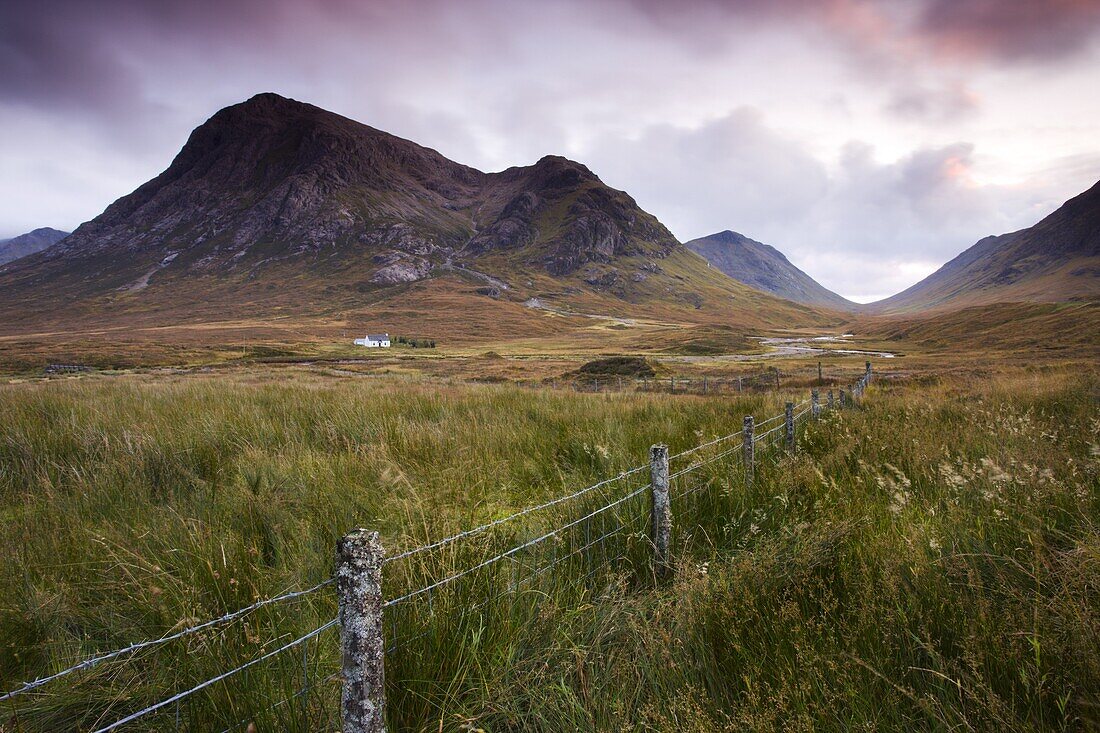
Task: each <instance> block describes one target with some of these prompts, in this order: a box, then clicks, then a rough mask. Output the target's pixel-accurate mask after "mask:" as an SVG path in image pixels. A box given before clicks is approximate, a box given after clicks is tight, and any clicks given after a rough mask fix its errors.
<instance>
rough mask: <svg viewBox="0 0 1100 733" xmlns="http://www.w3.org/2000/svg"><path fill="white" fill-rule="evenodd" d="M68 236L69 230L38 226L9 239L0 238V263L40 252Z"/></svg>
mask: <svg viewBox="0 0 1100 733" xmlns="http://www.w3.org/2000/svg"><path fill="white" fill-rule="evenodd" d="M67 236H69V232H63V231H61V230H60V229H54V228H52V227H38V228H37V229H32V230H31V231H29V232H26V233H25V234H20V235H18V236H15V237H11V238H10V239H0V265H4V264H6V263H8V262H14V261H15V260H18V259H20V258H21V257H26V256H27V255H32V254H34V253H35V252H41V251H42V250H44V249H46V248H47V247H52V246H53V245H55V244H57V243H58V242H60V241H61V240H62V239H64V238H65V237H67Z"/></svg>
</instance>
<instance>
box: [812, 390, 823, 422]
mask: <svg viewBox="0 0 1100 733" xmlns="http://www.w3.org/2000/svg"><path fill="white" fill-rule="evenodd" d="M820 415H821V395H819V394H818V393H817V390H816V389H811V390H810V417H812V418H813V419H814V420H816V419H817V418H818V417H820Z"/></svg>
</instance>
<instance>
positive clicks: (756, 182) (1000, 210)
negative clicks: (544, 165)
mask: <svg viewBox="0 0 1100 733" xmlns="http://www.w3.org/2000/svg"><path fill="white" fill-rule="evenodd" d="M587 159H588V160H590V161H592V164H593V165H592V167H593V169H594V170H595V171H596V172H597V173H598V174H600V175H601V177H602V178H603V179H604V180H605V181H607V182H608V183H610V184H611V185H614V186H617V187H620V188H625V189H626V190H627V191H630V192H631V193H633V194H634V195H635V197H636V198H637V199H638V202H639V203H640V204H641V205H642V206H643V208H646V209H647V210H649V211H651V212H653V213H655V214H656V215H657V216H658V218H660V219H661V220H662V221H664V222H665V223H666V224H667V225H668V226H669V227H670V228H671V229H672V231H673V233H674V234H676V235H677V236H678V237H680V238H681V239H682V240H686V239H691V238H694V237H698V236H703V235H706V234H710V233H713V232H716V231H720V230H723V229H734V230H737V231H740V232H741V233H743V234H746V235H747V236H750V237H753V238H755V239H758V240H760V241H763V242H765V243H767V244H771V245H773V246H775V247H777V248H779V249H780V250H781V251H783V252H784V253H785V254H787V255H788V256H789V257H790V258H791V260H792V261H793V262H795V264H797V265H798V266H800V267H802V268H803V269H804V270H806V271H807V272H808V273H809V274H810V275H811V276H813V277H815V278H817V279H819V280H820V281H821V282H822V284H824V285H825V286H826V287H829V288H832V289H833V290H836V291H837V292H840V293H841V294H843V295H846V296H849V297H854V298H861V299H868V298H870V297H874V296H882V297H884V296H885V295H889V294H892V293H893V292H897V291H899V290H901V289H904V288H905V287H908V286H909V285H912V284H913V283H914V282H916V281H917V280H919V279H920V278H921V277H923V276H924V275H926V274H928V273H929V272H930V271H931V270H933V269H935V267H936V266H938V265H939V264H942V263H943V262H945V261H947V260H948V259H950V258H951V257H953V256H955V255H956V254H958V253H959V252H961V251H962V250H963V249H965V248H967V247H969V246H970V245H971V244H973V243H974V242H975V241H977V240H978V239H980V238H981V237H984V236H986V235H988V234H999V233H1003V232H1006V231H1012V230H1015V229H1019V228H1022V227H1025V226H1030V225H1031V224H1033V223H1035V222H1036V221H1037V220H1038V219H1039V218H1041V217H1042V216H1044V215H1046V214H1047V213H1049V212H1050V211H1052V210H1053V209H1054V208H1055V207H1056V206H1057V205H1058V204H1059V203H1060V202H1061V200H1063V199H1064V198H1065V197H1066V196H1067V195H1072V194H1073V193H1076V192H1078V191H1080V190H1084V188H1085V187H1086V186H1084V185H1082V186H1080V187H1077V188H1075V186H1078V183H1077V182H1078V181H1080V180H1083V179H1085V178H1087V176H1088V175H1089V174H1088V169H1089V165H1090V164H1092V165H1093V166H1094V167H1092V169H1091V171H1092V176H1093V180H1095V176H1096V174H1097V171H1098V170H1100V167H1098V166H1095V163H1096V161H1095V159H1094V158H1087V159H1086V160H1078V159H1076V158H1074V159H1070V160H1067V161H1063V164H1061V165H1059V166H1056V167H1055V168H1053V169H1052V170H1051V171H1050V175H1049V176H1048V179H1047V180H1045V181H1038V182H1036V183H1035V184H1034V185H1031V186H1020V187H1007V186H994V185H980V184H978V183H976V182H975V181H974V180H973V177H972V175H971V171H972V168H973V165H974V146H973V145H972V144H969V143H955V144H952V145H946V146H941V147H929V148H922V149H918V150H916V151H914V152H913V153H911V154H909V155H907V156H905V157H903V158H901V159H899V160H897V161H893V162H888V163H883V162H879V161H878V160H877V159H876V157H875V151H874V148H873V147H872V146H870V145H867V144H865V143H860V142H852V143H850V144H848V145H847V146H846V147H845V149H844V150H843V151H842V154H841V157H840V161H839V165H838V167H837V168H836V169H835V170H828V169H826V167H825V166H823V165H822V164H821V163H820V162H819V161H818V160H817V158H815V157H814V156H813V155H811V154H810V152H809V151H808V150H807V149H806V148H805V146H804V145H803V144H801V143H799V142H798V141H796V140H794V139H791V138H788V137H786V136H784V135H782V134H780V133H778V132H776V131H774V130H772V129H770V128H769V127H768V126H767V125H766V124H764V121H763V119H762V118H761V116H760V114H759V113H758V112H756V111H754V110H749V109H742V110H739V111H737V112H735V113H733V114H731V115H730V116H728V117H726V118H723V119H721V120H717V121H715V122H712V123H710V124H707V125H704V126H702V127H700V128H698V129H684V128H675V127H670V126H656V127H653V128H650V129H649V130H647V131H646V132H645V134H643V135H642V136H640V137H639V138H638V139H636V140H633V141H622V140H613V139H612V140H604V141H602V142H601V143H600V144H598V145H596V146H594V148H593V149H592V151H591V152H590V153H589V155H588V156H587ZM853 263H858V265H853Z"/></svg>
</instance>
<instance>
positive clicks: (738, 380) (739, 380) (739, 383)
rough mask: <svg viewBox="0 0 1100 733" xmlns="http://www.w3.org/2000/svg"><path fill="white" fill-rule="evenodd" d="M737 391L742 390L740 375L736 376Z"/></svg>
mask: <svg viewBox="0 0 1100 733" xmlns="http://www.w3.org/2000/svg"><path fill="white" fill-rule="evenodd" d="M737 391H738V392H741V391H743V390H742V389H741V377H738V378H737Z"/></svg>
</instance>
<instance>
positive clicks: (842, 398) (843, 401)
mask: <svg viewBox="0 0 1100 733" xmlns="http://www.w3.org/2000/svg"><path fill="white" fill-rule="evenodd" d="M847 406H848V396H847V394H845V392H844V390H840V409H842V410H843V409H844V408H845V407H847Z"/></svg>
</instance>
